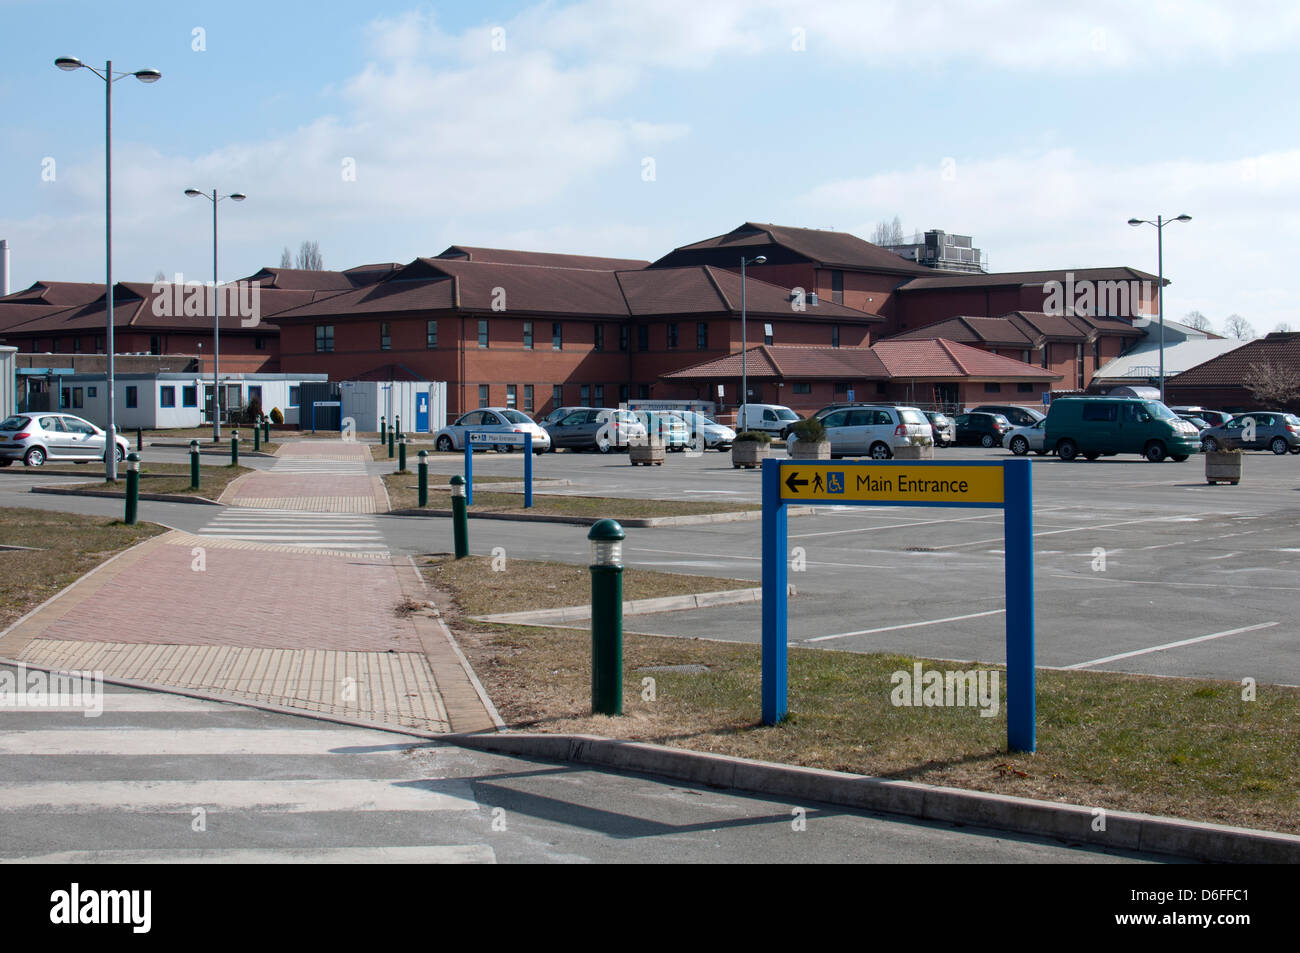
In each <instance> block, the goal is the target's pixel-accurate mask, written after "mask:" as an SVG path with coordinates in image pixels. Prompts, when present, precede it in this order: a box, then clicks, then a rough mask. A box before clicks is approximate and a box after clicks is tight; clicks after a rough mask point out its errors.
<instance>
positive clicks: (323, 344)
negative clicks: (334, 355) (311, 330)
mask: <svg viewBox="0 0 1300 953" xmlns="http://www.w3.org/2000/svg"><path fill="white" fill-rule="evenodd" d="M333 350H334V325H332V324H318V325H316V352H317V353H318V354H329V353H330V352H332V351H333Z"/></svg>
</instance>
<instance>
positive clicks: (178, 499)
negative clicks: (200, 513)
mask: <svg viewBox="0 0 1300 953" xmlns="http://www.w3.org/2000/svg"><path fill="white" fill-rule="evenodd" d="M168 475H171V474H168ZM27 492H28V493H48V494H52V495H54V496H95V497H99V498H101V499H109V500H124V499H126V492H125V491H124V490H75V489H72V488H71V487H60V486H34V487H32V488H31V489H29V490H28V491H27ZM140 499H142V500H152V501H153V502H155V503H197V504H199V505H201V506H220V505H221V504H220V503H218V502H217V501H216V500H210V499H208V498H207V497H206V496H186V495H184V494H181V493H141V494H140Z"/></svg>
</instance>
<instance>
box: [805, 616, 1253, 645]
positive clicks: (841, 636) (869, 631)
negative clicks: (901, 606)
mask: <svg viewBox="0 0 1300 953" xmlns="http://www.w3.org/2000/svg"><path fill="white" fill-rule="evenodd" d="M1006 611H1007V610H1006V609H992V610H990V611H988V612H972V613H971V614H970V615H954V616H949V617H948V618H947V619H927V620H926V621H925V622H908V623H906V624H904V625H886V626H882V627H881V628H879V629H860V630H858V631H857V632H837V633H836V634H835V635H819V636H817V637H816V638H813V639H805V640H804V641H805V642H825V641H827V640H829V639H847V638H851V637H853V636H855V635H875V634H876V633H877V632H893V631H896V630H897V629H916V628H920V627H921V626H923V625H940V624H941V623H944V622H961V621H963V620H965V619H979V618H982V617H984V616H986V615H998V614H999V613H1002V612H1006ZM1275 624H1276V623H1275Z"/></svg>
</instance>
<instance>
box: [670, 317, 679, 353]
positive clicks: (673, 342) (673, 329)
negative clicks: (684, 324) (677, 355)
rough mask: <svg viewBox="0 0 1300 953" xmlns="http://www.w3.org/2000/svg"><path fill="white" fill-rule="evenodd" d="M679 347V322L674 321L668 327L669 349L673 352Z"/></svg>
mask: <svg viewBox="0 0 1300 953" xmlns="http://www.w3.org/2000/svg"><path fill="white" fill-rule="evenodd" d="M675 347H677V322H676V321H672V322H670V323H669V325H668V348H669V349H670V350H671V349H673V348H675Z"/></svg>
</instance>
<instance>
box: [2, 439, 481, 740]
mask: <svg viewBox="0 0 1300 953" xmlns="http://www.w3.org/2000/svg"><path fill="white" fill-rule="evenodd" d="M365 454H366V448H365V446H364V445H361V444H344V443H342V442H340V441H337V440H334V441H317V440H313V441H302V442H300V443H297V444H286V445H285V446H283V447H281V449H280V454H279V456H280V457H282V458H286V460H287V462H286V466H285V468H284V472H277V470H278V469H279V467H280V464H281V463H282V462H285V461H281V460H277V463H276V466H275V467H273V468H272V469H271V470H269V471H262V472H260V473H258V474H255V476H257V477H258V482H257V483H256V484H254V492H255V493H256V494H257V495H249V494H248V491H247V487H248V485H249V484H250V483H251V482H252V481H248V482H246V483H245V481H247V478H244V480H241V481H236V483H245V486H244V487H239V488H236V487H235V485H234V484H232V487H231V489H235V490H236V492H235V494H234V500H233V501H231V502H234V503H235V504H236V505H241V504H242V505H243V506H249V505H250V504H252V503H253V502H254V501H256V500H258V499H260V498H264V497H269V498H271V499H274V500H276V501H277V506H278V507H283V506H284V502H285V501H286V500H288V501H294V500H299V499H301V500H305V501H306V502H308V504H309V505H311V503H312V502H313V501H317V500H319V499H321V498H322V497H323V496H325V495H326V494H325V493H324V492H322V490H321V484H322V483H328V484H330V486H331V487H333V486H335V485H336V483H335V481H345V480H351V481H353V483H352V484H348V486H350V487H351V488H352V491H354V492H348V493H343V494H342V495H343V497H344V499H345V500H351V501H358V500H364V499H366V497H365V496H364V495H362V491H363V490H364V489H365V487H366V486H367V485H368V481H370V480H371V479H372V478H371V477H369V476H365V475H364V455H365ZM359 463H360V465H361V469H362V475H361V476H355V475H350V474H337V475H336V474H334V473H331V472H329V471H330V470H331V468H332V466H334V465H337V466H339V467H348V466H353V467H355V466H357V465H358V464H359ZM313 467H315V468H318V469H319V470H320V471H322V472H319V473H304V472H301V471H303V470H310V469H312V468H313ZM373 479H375V480H376V481H377V479H378V478H373ZM337 485H342V483H341V482H340V483H338V484H337ZM381 489H382V486H381ZM330 492H333V490H332V489H331V491H330ZM299 493H300V494H303V495H302V496H301V497H299V496H295V494H299ZM263 495H264V496H263ZM369 500H370V502H371V503H372V505H373V503H374V497H373V495H372V496H371V497H370V498H369ZM383 508H386V506H384V507H383ZM318 511H319V510H318ZM334 511H336V512H337V511H339V510H334ZM231 512H234V511H231ZM351 512H356V510H352V511H351ZM0 657H4V658H14V659H20V660H23V661H29V662H33V663H36V664H42V665H50V666H52V667H56V668H64V669H80V670H90V671H102V672H103V673H104V674H105V675H106V676H109V677H113V676H116V677H121V678H130V679H135V680H138V681H146V682H152V683H155V684H161V685H173V686H177V687H183V688H187V689H199V690H207V691H212V692H214V693H220V694H224V695H229V696H231V697H236V698H241V699H245V700H255V701H261V702H270V703H274V704H278V705H285V706H289V707H299V708H304V709H306V710H310V711H323V712H330V713H333V714H346V715H350V716H353V717H359V718H364V719H366V720H372V721H387V722H391V723H395V724H401V725H405V726H409V727H417V728H423V729H426V730H435V731H478V730H488V729H491V728H493V727H494V722H493V719H492V717H491V715H490V714H489V713H488V710H487V708H486V706H485V705H484V703H483V701H482V699H481V698H480V695H479V693H478V691H477V686H476V683H475V681H474V679H473V676H472V673H470V672H469V671H468V667H467V665H466V664H465V663H464V661H463V659H462V657H461V656H460V654H459V653H458V652H457V651H456V649H455V647H454V645H453V644H452V642H451V637H450V634H449V633H448V632H447V630H446V629H445V627H443V626H442V624H441V622H440V621H439V620H438V619H437V617H436V613H434V612H433V611H432V610H431V609H430V608H429V607H428V605H427V597H426V595H425V593H424V584H423V581H422V579H421V578H420V576H419V573H418V571H417V570H416V568H415V567H414V565H412V564H411V562H410V561H409V560H407V559H405V558H401V559H399V558H395V557H392V556H389V555H387V554H386V553H351V552H346V551H338V550H329V549H316V548H306V549H304V548H301V547H293V546H285V545H273V544H264V543H260V542H251V541H246V540H235V539H219V538H212V537H209V536H205V535H191V534H187V533H181V532H170V533H167V534H165V535H163V536H159V537H155V538H153V539H151V540H148V541H146V542H145V543H142V544H141V545H139V546H136V547H135V548H133V549H131V550H128V551H126V552H125V553H122V554H121V555H119V556H118V557H117V558H115V559H113V560H111V561H109V562H108V563H106V564H105V565H103V566H101V567H100V568H99V569H98V570H97V571H95V572H94V573H92V574H90V575H88V576H86V577H83V578H82V579H81V580H80V581H78V582H77V583H76V584H75V585H74V586H72V587H71V588H69V589H67V590H65V591H64V592H63V593H62V594H61V595H60V596H59V597H57V598H56V599H54V600H53V601H52V602H50V603H49V604H48V605H46V606H44V607H43V608H41V609H39V610H37V611H36V612H34V613H32V614H31V615H30V616H28V617H27V618H25V619H23V620H21V621H20V622H19V623H18V624H16V625H15V626H13V627H11V628H10V629H9V630H8V631H7V632H5V633H3V634H0Z"/></svg>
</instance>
